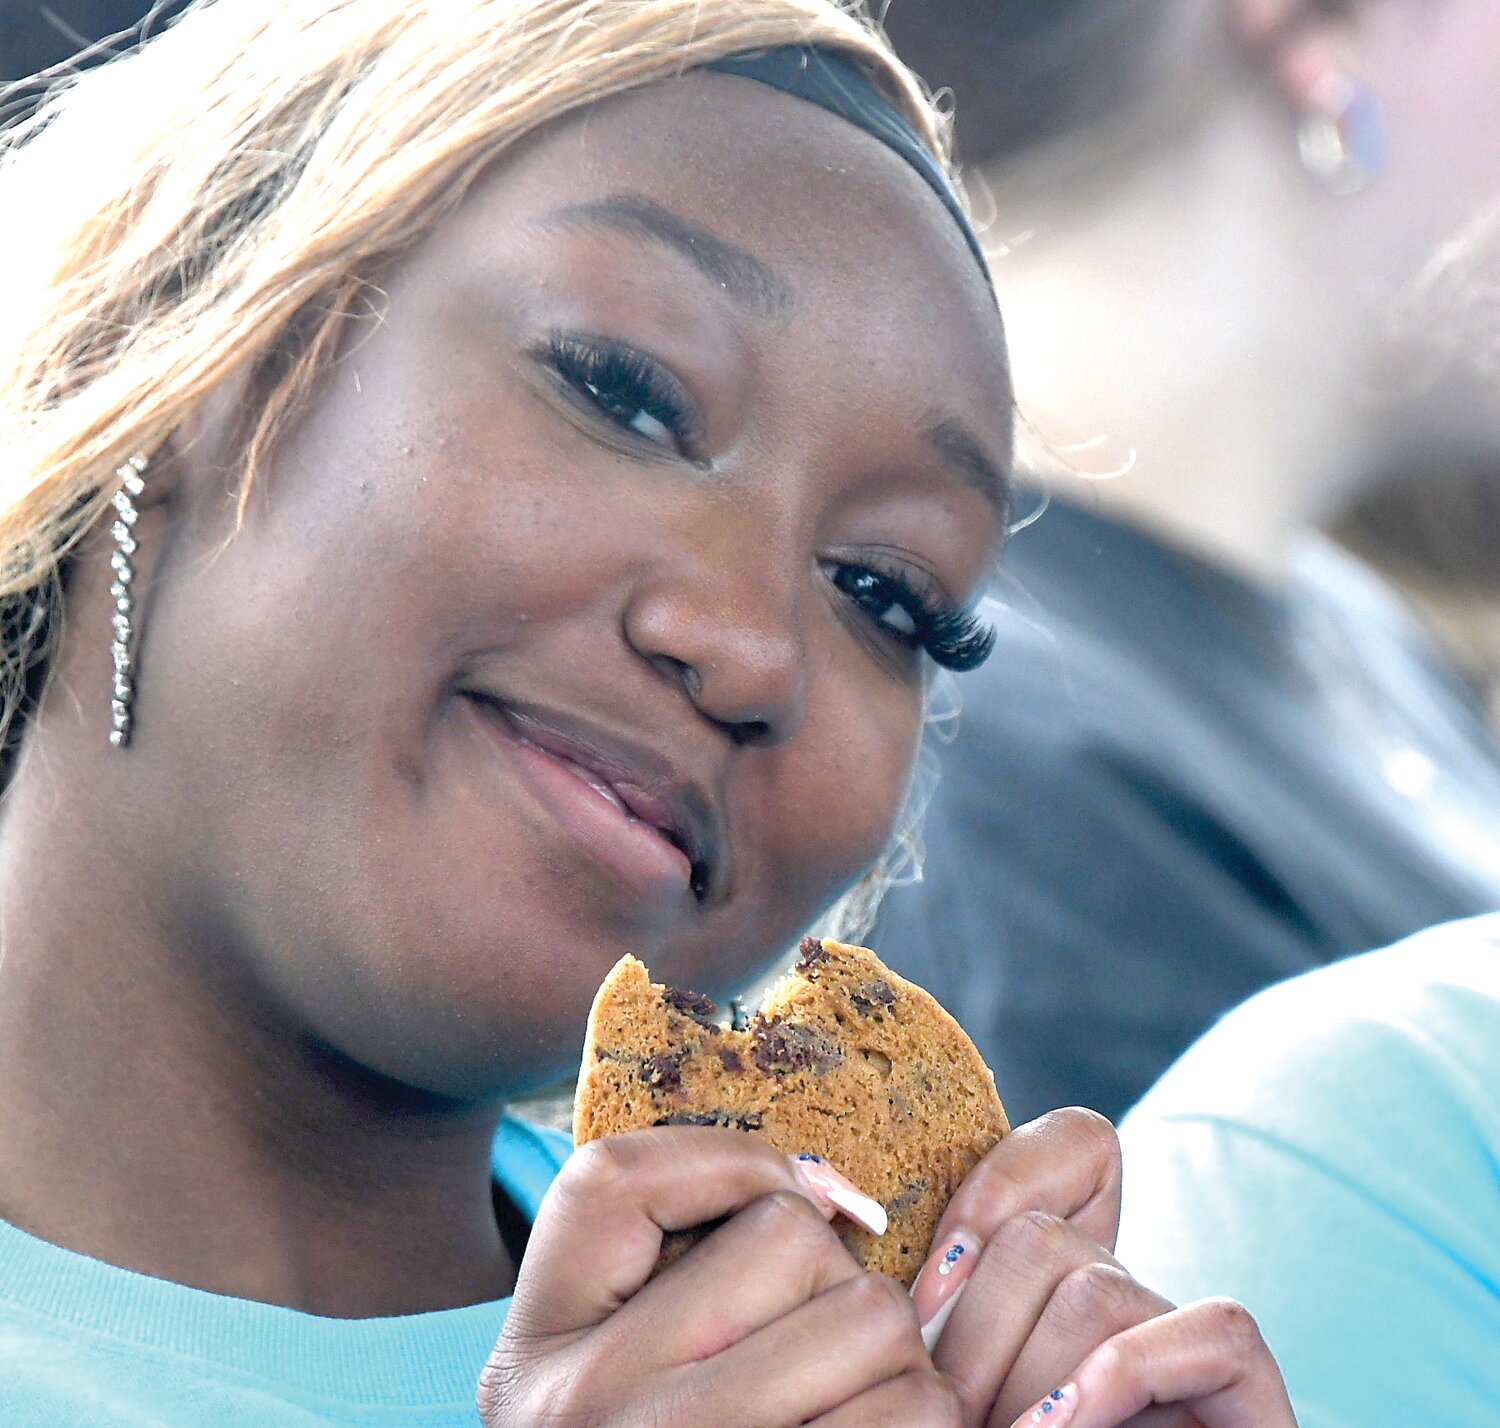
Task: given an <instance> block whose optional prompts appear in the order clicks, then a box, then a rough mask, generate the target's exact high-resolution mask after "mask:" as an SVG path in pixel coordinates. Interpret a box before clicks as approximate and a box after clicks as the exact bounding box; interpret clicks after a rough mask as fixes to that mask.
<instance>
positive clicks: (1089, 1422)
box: [1015, 1299, 1297, 1428]
mask: <svg viewBox="0 0 1500 1428" xmlns="http://www.w3.org/2000/svg"><path fill="white" fill-rule="evenodd" d="M1056 1392H1058V1393H1060V1394H1061V1398H1059V1399H1056V1400H1051V1401H1053V1402H1054V1405H1055V1406H1054V1408H1053V1410H1052V1411H1051V1412H1046V1413H1044V1416H1043V1418H1042V1419H1033V1416H1032V1415H1033V1414H1034V1413H1037V1412H1042V1411H1043V1409H1042V1403H1038V1405H1037V1406H1036V1407H1034V1408H1031V1409H1029V1410H1027V1411H1025V1412H1023V1413H1022V1414H1021V1416H1020V1417H1019V1418H1017V1419H1016V1420H1015V1422H1016V1425H1017V1426H1018V1428H1031V1425H1032V1424H1033V1423H1034V1422H1046V1423H1047V1424H1048V1425H1049V1428H1051V1425H1055V1428H1064V1425H1068V1424H1071V1425H1072V1428H1118V1425H1120V1424H1122V1423H1125V1422H1126V1421H1127V1420H1131V1419H1133V1418H1134V1417H1135V1415H1136V1414H1141V1413H1145V1412H1146V1411H1147V1410H1148V1409H1151V1408H1152V1407H1153V1405H1165V1404H1181V1405H1183V1406H1184V1407H1185V1408H1187V1409H1189V1410H1190V1411H1191V1418H1190V1419H1188V1420H1187V1421H1190V1422H1195V1423H1199V1424H1202V1425H1203V1428H1296V1425H1297V1420H1296V1418H1295V1416H1294V1415H1293V1413H1292V1405H1291V1403H1290V1401H1289V1400H1288V1398H1287V1392H1286V1386H1285V1385H1284V1384H1283V1383H1282V1380H1281V1374H1280V1372H1279V1371H1278V1370H1277V1367H1276V1363H1275V1360H1274V1359H1272V1357H1271V1351H1270V1350H1269V1349H1268V1348H1267V1347H1266V1343H1265V1340H1264V1339H1262V1338H1261V1335H1260V1330H1259V1329H1258V1328H1257V1327H1256V1324H1255V1320H1254V1319H1252V1318H1251V1317H1250V1314H1249V1312H1248V1311H1247V1310H1246V1309H1245V1308H1244V1307H1243V1306H1242V1305H1239V1304H1236V1303H1235V1302H1234V1301H1233V1300H1229V1299H1208V1300H1204V1301H1203V1302H1201V1303H1199V1304H1192V1305H1189V1306H1188V1307H1187V1308H1185V1309H1177V1310H1174V1311H1173V1312H1172V1313H1170V1314H1165V1315H1163V1316H1161V1317H1160V1318H1158V1319H1152V1320H1150V1321H1149V1322H1148V1323H1145V1324H1140V1325H1137V1326H1136V1327H1135V1328H1132V1329H1127V1330H1125V1331H1124V1332H1123V1333H1121V1334H1117V1335H1115V1336H1114V1337H1113V1338H1111V1339H1110V1340H1109V1341H1108V1342H1106V1343H1104V1344H1101V1345H1100V1346H1099V1347H1098V1348H1097V1349H1095V1350H1094V1352H1093V1353H1091V1354H1090V1355H1089V1356H1088V1358H1087V1359H1085V1360H1084V1362H1083V1364H1082V1365H1081V1366H1080V1368H1079V1370H1078V1372H1077V1374H1075V1375H1074V1377H1073V1382H1072V1383H1070V1384H1067V1385H1065V1386H1064V1387H1063V1388H1062V1389H1060V1390H1056ZM1045 1401H1047V1400H1043V1402H1045Z"/></svg>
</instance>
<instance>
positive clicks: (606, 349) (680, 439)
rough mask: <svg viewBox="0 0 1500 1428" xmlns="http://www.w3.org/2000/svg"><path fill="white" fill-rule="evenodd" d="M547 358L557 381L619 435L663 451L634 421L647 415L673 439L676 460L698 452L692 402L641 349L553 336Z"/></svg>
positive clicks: (697, 427) (595, 339)
mask: <svg viewBox="0 0 1500 1428" xmlns="http://www.w3.org/2000/svg"><path fill="white" fill-rule="evenodd" d="M547 355H548V358H549V360H550V361H551V363H552V366H553V368H554V369H555V370H556V371H557V373H558V375H559V376H560V377H562V379H563V380H564V381H565V382H566V383H567V384H568V385H569V386H570V387H571V388H572V389H573V390H574V391H575V392H576V393H577V394H578V395H579V396H580V397H582V398H583V399H584V400H585V401H587V402H589V403H591V404H592V405H593V406H594V407H595V408H596V409H597V410H598V411H599V414H600V415H601V416H602V417H604V419H605V420H606V421H609V422H612V423H613V424H614V425H615V426H617V427H619V428H620V429H621V430H622V431H627V432H630V433H631V434H632V435H633V436H635V437H637V438H639V439H640V440H642V441H647V442H650V443H651V444H652V445H654V446H657V447H662V446H663V445H664V443H662V442H661V441H658V440H656V439H655V438H653V437H652V436H650V435H648V434H647V433H645V432H643V431H642V430H641V429H640V428H639V427H637V426H636V425H635V422H634V420H633V419H632V418H633V417H634V418H639V417H640V416H642V415H645V416H647V417H649V418H650V419H651V420H652V421H654V422H656V423H657V424H658V425H660V426H661V427H662V428H663V429H664V430H665V431H666V433H667V434H668V435H669V436H670V437H671V438H672V445H673V447H674V448H675V450H676V451H677V452H678V454H680V455H684V456H687V455H690V454H691V452H692V451H693V449H694V448H695V447H696V446H697V444H698V442H699V440H700V437H701V433H702V424H701V422H700V421H699V419H698V414H697V411H696V409H695V407H694V405H693V401H692V398H691V397H689V396H688V394H687V392H686V390H685V389H684V388H683V385H682V383H681V382H679V381H678V380H677V379H676V378H675V377H674V376H672V374H671V373H670V372H668V371H667V370H666V368H664V367H663V366H662V365H661V364H660V363H659V362H657V361H655V360H654V359H653V358H651V357H648V356H647V355H646V354H645V353H644V352H642V351H641V350H640V349H639V348H637V347H631V346H629V345H627V344H626V343H623V342H616V341H614V340H613V339H610V338H602V337H583V336H580V335H579V334H578V333H574V332H561V331H556V332H553V333H552V334H551V336H550V337H549V338H548V340H547Z"/></svg>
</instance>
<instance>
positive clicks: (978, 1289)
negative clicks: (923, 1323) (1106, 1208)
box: [933, 1210, 1171, 1423]
mask: <svg viewBox="0 0 1500 1428" xmlns="http://www.w3.org/2000/svg"><path fill="white" fill-rule="evenodd" d="M972 1266H973V1267H972V1269H970V1270H969V1272H968V1276H967V1282H966V1283H965V1284H964V1285H963V1286H962V1298H961V1300H960V1301H959V1302H958V1303H957V1307H956V1308H955V1309H954V1310H953V1314H952V1319H951V1320H950V1322H949V1324H948V1326H947V1329H946V1330H945V1331H944V1333H943V1337H942V1340H941V1342H940V1343H939V1344H938V1347H937V1349H936V1350H935V1351H934V1353H933V1362H934V1363H935V1364H936V1365H937V1367H938V1368H939V1369H941V1370H942V1371H943V1372H944V1373H946V1374H947V1375H948V1376H949V1377H950V1378H951V1379H952V1380H953V1383H954V1386H955V1387H956V1388H957V1389H958V1393H959V1398H960V1399H961V1401H962V1402H963V1404H964V1408H965V1414H966V1421H967V1422H970V1423H983V1422H984V1421H985V1420H986V1418H987V1417H989V1416H990V1414H991V1412H992V1410H995V1409H998V1411H999V1412H1000V1413H1001V1414H1002V1415H1003V1416H1002V1417H1001V1418H1000V1419H999V1420H998V1421H1001V1422H1009V1420H1010V1418H1011V1417H1013V1416H1014V1415H1015V1413H1016V1412H1018V1411H1019V1409H1020V1407H1021V1405H1022V1404H1023V1403H1025V1402H1026V1401H1027V1400H1028V1399H1029V1398H1032V1397H1035V1396H1036V1395H1037V1394H1040V1393H1041V1392H1043V1391H1044V1390H1045V1389H1047V1388H1050V1387H1052V1386H1053V1385H1055V1384H1057V1383H1059V1382H1061V1381H1062V1379H1063V1378H1065V1377H1066V1376H1067V1375H1069V1374H1071V1373H1072V1371H1073V1369H1074V1367H1075V1366H1076V1365H1077V1364H1079V1363H1081V1362H1082V1360H1083V1358H1084V1357H1085V1355H1086V1354H1087V1353H1088V1352H1089V1351H1090V1350H1091V1349H1092V1348H1093V1347H1094V1346H1095V1345H1096V1344H1098V1343H1100V1342H1102V1341H1103V1340H1105V1339H1107V1338H1109V1337H1110V1336H1111V1335H1113V1334H1115V1333H1118V1332H1119V1331H1120V1330H1121V1329H1123V1328H1127V1327H1129V1326H1130V1325H1132V1324H1136V1323H1139V1322H1140V1321H1141V1319H1143V1318H1147V1317H1149V1316H1151V1315H1153V1314H1159V1313H1161V1312H1162V1311H1163V1309H1169V1308H1171V1305H1170V1304H1167V1303H1166V1301H1165V1300H1162V1299H1160V1298H1158V1297H1157V1296H1155V1295H1152V1294H1150V1293H1149V1291H1147V1290H1145V1289H1142V1288H1141V1287H1140V1286H1139V1285H1137V1284H1135V1281H1133V1280H1131V1279H1130V1277H1129V1276H1128V1275H1127V1274H1125V1272H1124V1271H1123V1270H1122V1269H1121V1268H1120V1267H1119V1265H1118V1264H1117V1263H1116V1261H1115V1260H1114V1258H1113V1256H1111V1255H1110V1254H1109V1253H1108V1251H1106V1250H1104V1249H1102V1248H1101V1247H1100V1246H1099V1245H1097V1244H1095V1243H1094V1242H1093V1241H1092V1240H1091V1239H1089V1238H1088V1236H1087V1235H1085V1234H1083V1233H1082V1232H1080V1231H1079V1230H1077V1229H1075V1228H1074V1227H1073V1226H1071V1225H1069V1224H1068V1223H1067V1221H1066V1220H1061V1219H1059V1218H1057V1216H1055V1215H1047V1214H1043V1213H1041V1212H1040V1211H1036V1210H1030V1211H1027V1212H1026V1213H1025V1214H1022V1215H1018V1216H1016V1217H1015V1218H1014V1219H1013V1220H1011V1221H1009V1222H1008V1223H1006V1224H1005V1225H1002V1226H1001V1227H1000V1228H999V1229H998V1230H997V1231H996V1232H995V1234H994V1235H993V1236H991V1238H990V1242H989V1244H988V1245H986V1246H985V1247H984V1249H983V1251H982V1252H981V1253H980V1254H979V1255H978V1256H977V1258H975V1259H973V1260H972ZM1116 1280H1118V1281H1122V1282H1121V1283H1116Z"/></svg>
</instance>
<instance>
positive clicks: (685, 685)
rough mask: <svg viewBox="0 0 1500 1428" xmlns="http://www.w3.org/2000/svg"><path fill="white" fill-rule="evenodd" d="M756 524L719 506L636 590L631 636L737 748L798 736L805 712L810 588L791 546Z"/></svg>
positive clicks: (627, 622) (627, 619) (630, 607)
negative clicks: (804, 614) (805, 604)
mask: <svg viewBox="0 0 1500 1428" xmlns="http://www.w3.org/2000/svg"><path fill="white" fill-rule="evenodd" d="M752 524H754V523H752V522H744V521H739V520H736V519H734V518H733V517H731V516H729V515H728V514H727V513H725V512H724V511H723V509H722V508H720V509H719V510H718V511H717V512H715V513H714V514H713V516H711V517H710V518H709V519H708V520H706V521H703V522H702V523H701V525H700V529H699V530H698V531H697V532H694V533H689V538H688V539H686V540H683V541H682V542H681V543H680V544H679V543H674V544H677V549H676V550H675V552H674V553H673V555H672V556H670V557H669V558H668V559H666V560H665V561H663V562H661V563H658V564H656V565H655V566H654V568H653V569H651V570H650V571H649V572H646V573H644V574H643V576H642V578H641V580H640V582H639V583H638V584H637V585H636V587H635V588H634V590H632V592H631V595H630V598H629V600H628V602H627V604H626V608H625V616H624V630H625V638H626V640H627V641H628V642H629V644H630V645H631V647H632V648H633V649H634V650H635V651H636V652H637V653H638V654H639V655H641V656H642V658H644V659H646V660H647V661H649V662H650V663H651V664H652V665H653V666H654V667H655V668H656V669H657V670H658V671H660V672H661V673H662V674H663V675H664V676H666V677H668V678H670V679H673V680H675V681H676V682H678V683H680V684H681V686H682V689H683V691H684V693H686V695H687V697H688V698H689V699H690V700H691V701H692V703H693V704H694V705H695V706H696V708H697V709H698V710H699V712H700V713H702V714H703V715H704V717H706V718H708V719H710V720H712V721H713V722H714V723H715V724H718V725H720V726H721V727H722V728H724V729H725V730H726V731H728V733H729V734H730V735H731V737H732V738H734V739H735V741H736V742H738V743H742V744H756V745H774V744H780V743H784V742H785V741H786V740H787V739H789V738H791V737H792V735H793V734H795V733H796V732H797V729H798V728H799V727H800V726H801V723H802V717H803V712H804V709H805V706H806V700H807V674H808V670H807V649H806V641H805V638H804V631H803V628H802V623H801V613H800V611H801V606H802V601H803V598H804V592H803V585H802V583H801V582H799V581H798V579H797V578H796V575H795V574H794V573H793V572H794V571H795V569H796V563H797V562H796V560H795V557H793V556H791V555H790V554H789V553H788V552H787V551H786V550H785V549H783V548H782V547H783V546H784V545H785V542H783V541H781V540H779V539H777V538H776V537H774V536H769V534H768V533H767V532H765V531H761V530H754V531H753V530H751V529H750V526H751V525H752ZM703 527H706V529H704V528H703Z"/></svg>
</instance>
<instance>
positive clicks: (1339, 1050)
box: [1119, 915, 1500, 1428]
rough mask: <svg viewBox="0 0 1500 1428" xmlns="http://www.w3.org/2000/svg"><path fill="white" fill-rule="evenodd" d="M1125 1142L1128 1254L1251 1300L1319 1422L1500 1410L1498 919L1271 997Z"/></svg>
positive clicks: (1324, 1427)
mask: <svg viewBox="0 0 1500 1428" xmlns="http://www.w3.org/2000/svg"><path fill="white" fill-rule="evenodd" d="M1121 1141H1122V1144H1123V1146H1124V1155H1125V1195H1124V1208H1123V1215H1122V1222H1121V1233H1120V1243H1119V1256H1120V1259H1121V1260H1122V1262H1123V1263H1124V1264H1125V1265H1126V1266H1127V1267H1128V1268H1129V1269H1130V1270H1131V1271H1132V1272H1133V1273H1134V1274H1136V1275H1137V1276H1138V1277H1139V1278H1141V1279H1143V1280H1144V1281H1145V1282H1146V1283H1148V1284H1151V1285H1152V1286H1153V1287H1155V1288H1159V1289H1160V1290H1162V1292H1163V1293H1165V1294H1167V1295H1169V1296H1171V1297H1172V1298H1174V1299H1176V1300H1178V1301H1179V1302H1182V1301H1186V1300H1191V1299H1196V1298H1201V1297H1204V1296H1207V1295H1214V1294H1229V1295H1232V1296H1234V1297H1235V1298H1237V1299H1239V1300H1241V1301H1242V1302H1243V1303H1244V1304H1245V1305H1246V1306H1247V1307H1248V1308H1249V1309H1250V1311H1251V1312H1252V1313H1253V1314H1254V1315H1255V1317H1256V1319H1257V1320H1258V1321H1259V1323H1260V1327H1261V1331H1262V1333H1263V1334H1264V1335H1265V1337H1266V1339H1267V1341H1268V1342H1269V1344H1270V1346H1271V1348H1272V1350H1273V1351H1274V1352H1275V1353H1276V1356H1277V1358H1278V1359H1279V1361H1280V1363H1281V1365H1282V1369H1283V1371H1284V1373H1285V1375H1286V1379H1287V1384H1288V1387H1289V1388H1290V1390H1291V1394H1292V1400H1293V1403H1294V1405H1295V1406H1296V1409H1297V1412H1298V1416H1299V1421H1300V1423H1301V1425H1302V1428H1385V1425H1387V1424H1389V1425H1393V1428H1394V1425H1402V1428H1404V1425H1407V1424H1412V1423H1432V1424H1442V1425H1444V1428H1480V1425H1485V1428H1494V1425H1496V1424H1500V916H1495V915H1491V916H1486V917H1480V918H1474V919H1472V920H1470V921H1467V922H1457V923H1450V924H1447V925H1446V926H1443V927H1438V928H1434V929H1432V930H1431V931H1428V932H1424V933H1421V934H1419V935H1418V936H1416V937H1413V938H1410V939H1408V940H1407V941H1405V942H1402V943H1399V944H1398V945H1397V946H1395V947H1393V948H1390V949H1387V950H1385V951H1382V952H1373V953H1370V954H1368V955H1367V956H1363V957H1356V958H1352V959H1350V960H1349V961H1347V962H1341V963H1337V964H1335V965H1333V966H1331V967H1327V968H1325V969H1323V970H1321V971H1317V972H1313V973H1310V974H1308V975H1307V976H1303V977H1298V978H1295V979H1294V980H1292V981H1289V982H1284V983H1282V984H1280V985H1279V986H1276V987H1273V988H1271V989H1270V990H1269V991H1266V992H1263V993H1262V994H1261V995H1259V996H1257V997H1255V998H1253V999H1252V1000H1251V1001H1249V1002H1248V1003H1246V1004H1245V1005H1244V1006H1243V1007H1241V1008H1239V1009H1238V1010H1237V1011H1235V1012H1233V1013H1231V1014H1230V1015H1229V1016H1228V1017H1226V1018H1225V1019H1224V1020H1223V1021H1222V1022H1220V1023H1219V1024H1218V1025H1217V1026H1216V1027H1215V1028H1214V1029H1213V1030H1212V1031H1210V1032H1209V1033H1208V1034H1207V1035H1206V1036H1204V1037H1203V1038H1202V1040H1200V1041H1199V1042H1198V1043H1197V1045H1196V1046H1194V1047H1193V1048H1192V1049H1191V1050H1190V1051H1189V1052H1187V1054H1186V1055H1185V1056H1183V1057H1182V1059H1181V1060H1179V1061H1178V1062H1177V1064H1176V1065H1175V1066H1174V1067H1173V1068H1172V1069H1171V1070H1170V1071H1169V1072H1168V1073H1167V1074H1166V1076H1164V1077H1163V1078H1162V1080H1161V1081H1160V1082H1159V1083H1158V1084H1157V1085H1156V1087H1155V1088H1154V1089H1153V1090H1152V1091H1151V1092H1150V1093H1149V1094H1148V1095H1147V1096H1146V1097H1145V1099H1144V1100H1143V1101H1142V1102H1141V1103H1140V1105H1139V1106H1137V1107H1136V1109H1135V1110H1134V1111H1132V1112H1131V1114H1130V1115H1129V1116H1128V1117H1127V1118H1126V1119H1125V1122H1124V1124H1123V1126H1122V1128H1121Z"/></svg>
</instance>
